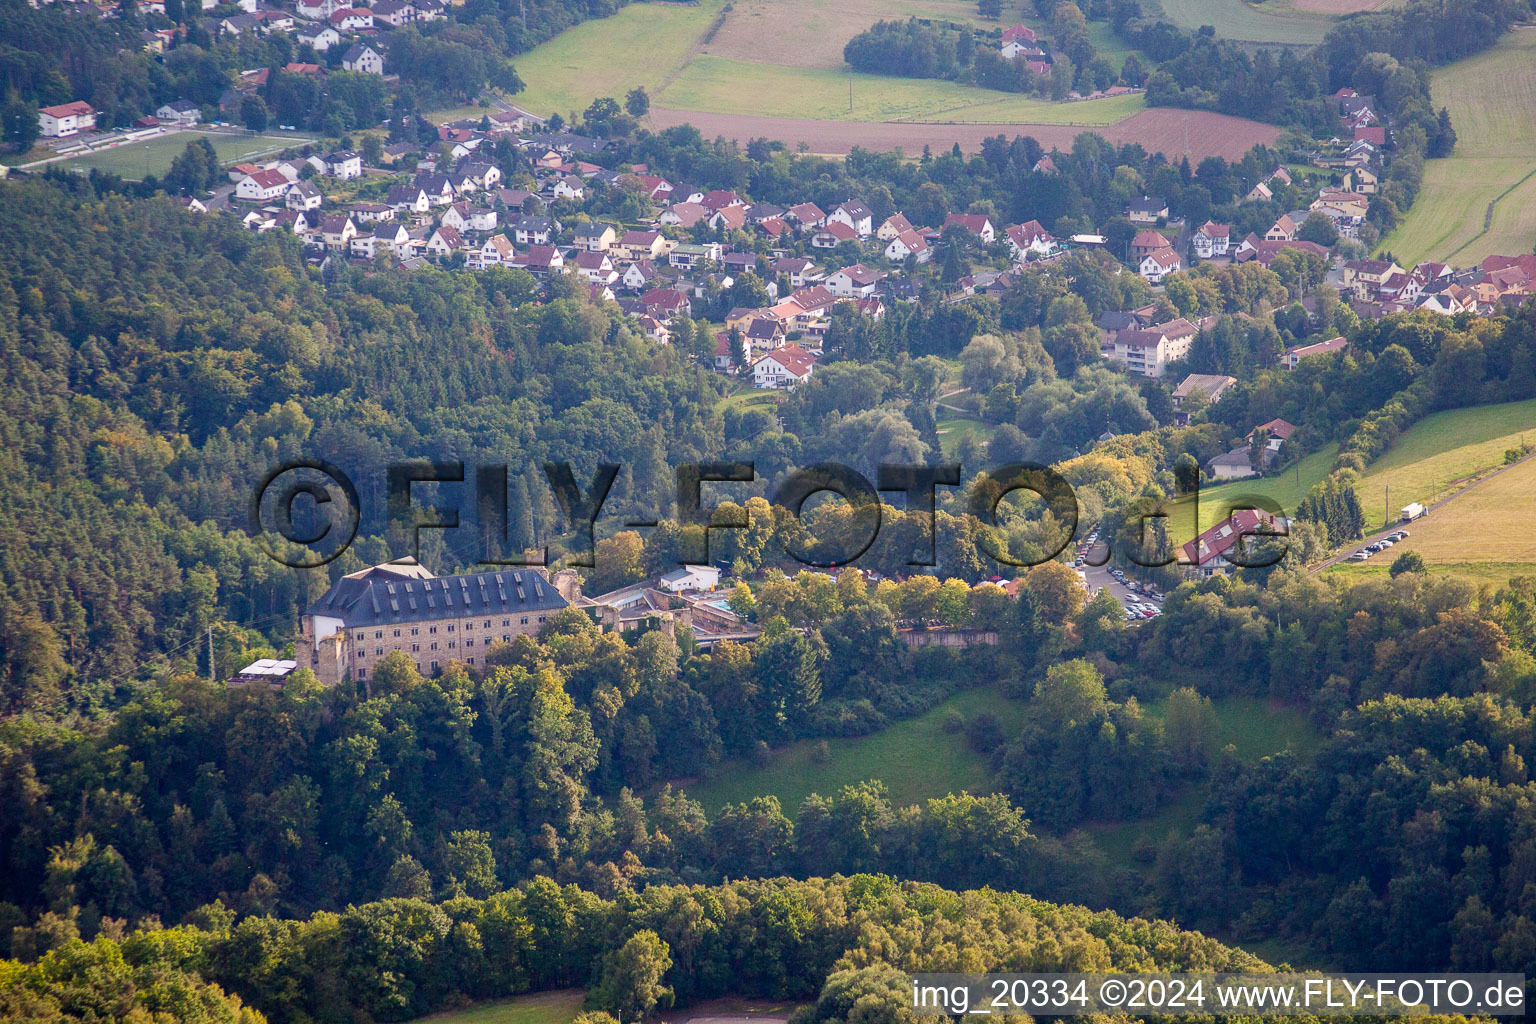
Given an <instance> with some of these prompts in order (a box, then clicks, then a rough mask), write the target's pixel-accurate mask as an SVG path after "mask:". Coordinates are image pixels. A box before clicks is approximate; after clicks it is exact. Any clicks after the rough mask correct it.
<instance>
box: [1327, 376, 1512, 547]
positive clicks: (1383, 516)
mask: <svg viewBox="0 0 1536 1024" xmlns="http://www.w3.org/2000/svg"><path fill="white" fill-rule="evenodd" d="M1523 442H1524V443H1536V399H1532V400H1529V401H1524V402H1508V403H1505V404H1503V405H1481V406H1475V407H1473V408H1471V409H1451V410H1449V411H1447V412H1441V413H1436V414H1434V415H1433V416H1428V417H1425V418H1424V419H1422V420H1420V421H1419V422H1418V423H1416V424H1414V425H1413V426H1412V427H1411V428H1409V429H1408V431H1407V432H1406V433H1404V434H1403V436H1402V437H1400V438H1398V441H1397V444H1395V445H1393V446H1392V448H1391V449H1390V450H1389V451H1388V452H1387V453H1386V454H1385V455H1383V456H1382V457H1381V458H1379V459H1377V460H1376V461H1375V462H1373V463H1371V464H1370V465H1369V466H1368V467H1366V473H1365V475H1364V476H1363V477H1362V478H1361V480H1360V483H1359V485H1358V486H1357V487H1356V492H1357V493H1358V494H1359V496H1360V504H1361V507H1362V508H1363V509H1364V511H1365V523H1366V532H1367V533H1369V532H1371V531H1373V530H1379V529H1381V528H1382V526H1383V525H1385V523H1386V521H1387V518H1388V508H1387V506H1388V502H1387V488H1389V487H1390V488H1391V490H1392V500H1391V502H1390V505H1391V509H1390V511H1391V514H1392V516H1393V517H1395V516H1396V514H1397V511H1398V510H1399V509H1401V508H1402V507H1403V506H1404V505H1407V504H1408V503H1409V502H1414V501H1418V502H1423V503H1424V504H1425V505H1429V504H1431V503H1433V502H1434V501H1436V500H1438V499H1440V498H1443V497H1445V496H1446V495H1447V494H1449V493H1451V492H1452V491H1454V490H1456V489H1457V488H1459V487H1460V486H1462V484H1463V483H1465V482H1467V480H1468V478H1470V477H1474V476H1477V475H1479V474H1481V473H1484V472H1487V471H1488V470H1491V469H1495V468H1497V467H1499V466H1502V465H1503V464H1504V452H1505V451H1507V450H1508V449H1510V448H1514V447H1518V446H1519V445H1520V444H1521V443H1523ZM1470 497H1471V496H1470V495H1469V496H1468V498H1463V499H1459V500H1458V502H1457V504H1460V502H1461V501H1465V500H1468V499H1469V498H1470ZM1453 507H1454V506H1453Z"/></svg>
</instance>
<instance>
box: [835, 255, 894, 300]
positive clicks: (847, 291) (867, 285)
mask: <svg viewBox="0 0 1536 1024" xmlns="http://www.w3.org/2000/svg"><path fill="white" fill-rule="evenodd" d="M884 276H885V275H884V274H883V273H881V272H880V271H878V270H871V269H870V268H869V267H866V266H865V265H864V264H862V263H854V264H852V265H851V266H847V267H844V268H843V269H841V270H839V271H837V272H836V273H834V274H831V275H829V276H828V277H827V282H826V287H827V291H829V292H831V293H832V294H833V295H836V296H837V297H838V298H841V299H867V298H869V297H870V296H871V295H873V294H875V286H876V285H878V284H879V283H880V279H881V278H882V277H884Z"/></svg>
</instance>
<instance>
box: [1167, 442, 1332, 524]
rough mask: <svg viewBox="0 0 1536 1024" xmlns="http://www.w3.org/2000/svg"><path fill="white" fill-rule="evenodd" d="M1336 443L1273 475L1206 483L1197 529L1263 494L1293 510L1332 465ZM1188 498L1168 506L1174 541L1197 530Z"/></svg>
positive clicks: (1201, 489) (1200, 499) (1202, 492)
mask: <svg viewBox="0 0 1536 1024" xmlns="http://www.w3.org/2000/svg"><path fill="white" fill-rule="evenodd" d="M1338 452H1339V446H1338V445H1337V444H1330V445H1328V446H1327V447H1325V448H1321V449H1319V450H1317V451H1315V452H1313V453H1312V454H1310V455H1307V456H1305V457H1303V458H1301V459H1299V460H1297V461H1295V462H1293V463H1291V464H1290V465H1289V466H1287V467H1285V469H1284V470H1283V471H1281V472H1279V473H1277V474H1276V475H1274V476H1267V477H1259V478H1257V479H1248V480H1233V481H1230V482H1228V483H1224V484H1207V485H1205V486H1203V487H1201V488H1200V498H1199V503H1200V531H1204V530H1209V529H1210V528H1211V527H1212V526H1215V525H1216V523H1217V521H1218V520H1219V519H1221V518H1223V516H1224V514H1225V513H1226V511H1227V506H1228V505H1229V504H1230V503H1231V502H1234V501H1241V500H1245V499H1248V498H1253V497H1263V498H1267V499H1269V500H1270V501H1273V502H1276V503H1277V504H1278V505H1279V506H1280V507H1281V508H1282V509H1284V510H1285V511H1286V512H1288V513H1290V512H1295V511H1296V507H1297V506H1298V505H1300V504H1301V499H1303V498H1305V497H1306V496H1307V492H1308V491H1310V490H1311V489H1312V488H1313V487H1314V486H1316V485H1317V484H1318V482H1319V481H1321V480H1322V479H1323V478H1324V477H1326V476H1327V475H1328V474H1329V472H1331V471H1332V469H1333V462H1334V459H1336V458H1337V457H1338ZM1191 504H1192V502H1191V501H1190V500H1189V499H1188V498H1180V499H1179V500H1178V501H1176V502H1174V503H1173V504H1172V506H1170V508H1169V512H1168V515H1169V525H1168V528H1169V531H1170V534H1171V536H1172V537H1173V539H1174V540H1175V541H1176V542H1177V543H1180V544H1182V543H1184V542H1185V541H1187V540H1189V539H1190V538H1191V537H1193V536H1194V535H1195V533H1196V532H1197V531H1196V530H1195V529H1194V526H1193V524H1192V523H1191V522H1190V513H1189V509H1190V506H1191Z"/></svg>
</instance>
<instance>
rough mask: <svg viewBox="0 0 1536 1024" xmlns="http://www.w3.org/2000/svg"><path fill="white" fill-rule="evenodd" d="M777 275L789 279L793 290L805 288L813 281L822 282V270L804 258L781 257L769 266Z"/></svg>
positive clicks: (812, 261)
mask: <svg viewBox="0 0 1536 1024" xmlns="http://www.w3.org/2000/svg"><path fill="white" fill-rule="evenodd" d="M768 269H769V270H770V271H772V272H773V273H774V274H775V275H778V276H781V277H787V278H789V286H790V287H791V288H804V287H805V286H806V285H808V284H810V283H812V282H813V281H819V280H821V273H820V269H819V268H818V267H817V265H816V263H815V261H814V260H808V259H806V258H805V257H803V256H780V257H779V258H778V259H776V260H774V261H773V262H772V263H770V264H768Z"/></svg>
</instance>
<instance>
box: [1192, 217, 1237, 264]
mask: <svg viewBox="0 0 1536 1024" xmlns="http://www.w3.org/2000/svg"><path fill="white" fill-rule="evenodd" d="M1231 241H1232V229H1231V228H1230V227H1228V226H1227V225H1225V224H1217V223H1215V222H1214V221H1209V220H1208V221H1206V222H1205V223H1204V224H1202V225H1200V228H1199V230H1197V231H1196V232H1195V233H1194V235H1193V236H1192V237H1191V238H1190V247H1191V248H1192V249H1193V250H1194V253H1195V255H1196V256H1198V257H1200V258H1201V259H1203V260H1208V259H1212V258H1214V257H1217V256H1225V255H1226V254H1227V252H1228V250H1229V249H1230V247H1231Z"/></svg>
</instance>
